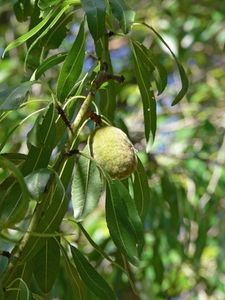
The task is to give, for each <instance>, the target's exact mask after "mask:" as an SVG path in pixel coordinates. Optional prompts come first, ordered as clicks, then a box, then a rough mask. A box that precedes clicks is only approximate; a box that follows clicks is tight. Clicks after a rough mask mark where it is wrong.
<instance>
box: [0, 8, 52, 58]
mask: <svg viewBox="0 0 225 300" xmlns="http://www.w3.org/2000/svg"><path fill="white" fill-rule="evenodd" d="M54 13H55V11H54V10H52V11H50V12H49V13H48V14H47V16H46V17H45V18H44V19H43V20H42V21H41V22H40V23H38V24H37V25H36V26H35V27H33V28H32V29H31V30H29V31H28V32H26V33H25V34H23V35H21V36H20V37H19V38H18V39H16V40H14V41H12V42H11V43H10V44H9V45H8V46H7V47H6V48H5V50H4V52H3V55H2V56H3V57H4V55H5V54H6V52H8V51H9V50H11V49H14V48H16V47H18V46H20V45H22V44H23V43H24V42H26V41H27V40H29V39H30V38H31V37H32V36H34V35H35V34H36V33H38V32H39V31H40V30H41V29H42V28H43V27H44V26H45V24H47V23H48V21H49V20H50V19H51V18H52V16H53V15H54Z"/></svg>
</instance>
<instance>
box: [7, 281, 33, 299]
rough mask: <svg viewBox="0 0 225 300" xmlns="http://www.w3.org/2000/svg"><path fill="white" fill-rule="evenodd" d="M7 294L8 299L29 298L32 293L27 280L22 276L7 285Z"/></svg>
mask: <svg viewBox="0 0 225 300" xmlns="http://www.w3.org/2000/svg"><path fill="white" fill-rule="evenodd" d="M6 296H7V298H6V299H8V300H29V299H30V296H31V294H30V291H29V288H28V286H27V284H26V282H25V281H24V280H23V279H22V278H16V279H15V280H13V281H12V282H11V284H10V285H9V286H8V287H7V290H6Z"/></svg>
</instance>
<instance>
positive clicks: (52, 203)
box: [20, 173, 68, 263]
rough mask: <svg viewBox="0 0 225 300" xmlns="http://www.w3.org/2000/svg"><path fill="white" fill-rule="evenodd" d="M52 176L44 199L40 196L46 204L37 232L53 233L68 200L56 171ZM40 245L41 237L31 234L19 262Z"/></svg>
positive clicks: (24, 259) (29, 255)
mask: <svg viewBox="0 0 225 300" xmlns="http://www.w3.org/2000/svg"><path fill="white" fill-rule="evenodd" d="M53 176H54V177H53V178H52V181H51V183H52V184H51V185H50V186H49V187H48V191H47V192H46V193H45V194H44V197H43V198H45V199H43V198H42V201H44V203H46V206H45V208H44V211H43V216H42V218H41V220H40V222H39V223H38V227H37V228H36V232H38V233H55V231H56V230H57V229H58V226H59V225H60V223H61V221H62V218H63V217H64V215H65V213H66V210H67V205H68V200H67V198H66V194H65V189H64V186H63V184H62V182H61V180H60V178H59V177H58V175H57V174H56V173H54V175H53ZM46 198H47V199H46ZM42 246H43V238H40V237H34V236H31V237H30V239H29V241H28V243H27V244H26V247H25V248H24V250H23V253H22V254H21V257H20V259H21V263H22V262H23V261H26V260H29V259H30V258H32V257H33V256H34V255H35V254H36V253H37V251H38V250H40V248H41V247H42Z"/></svg>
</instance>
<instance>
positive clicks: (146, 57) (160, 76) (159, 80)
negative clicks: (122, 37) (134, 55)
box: [133, 40, 167, 95]
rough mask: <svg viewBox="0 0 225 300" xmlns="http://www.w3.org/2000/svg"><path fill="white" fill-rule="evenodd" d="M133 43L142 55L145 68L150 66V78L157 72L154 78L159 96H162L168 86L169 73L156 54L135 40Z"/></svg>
mask: <svg viewBox="0 0 225 300" xmlns="http://www.w3.org/2000/svg"><path fill="white" fill-rule="evenodd" d="M133 43H134V44H135V46H136V47H137V48H138V49H139V51H140V53H141V54H142V60H143V63H144V64H145V66H148V68H149V77H150V78H151V76H152V75H153V74H154V73H153V72H154V71H155V72H156V74H155V76H154V80H155V82H156V85H157V89H158V95H160V94H161V93H162V92H163V91H164V89H165V88H166V85H167V71H166V69H165V68H164V66H163V65H162V64H161V63H160V61H159V59H157V58H156V56H155V55H154V53H152V51H150V50H149V49H147V48H146V47H145V46H144V45H142V44H140V43H138V42H136V41H134V40H133Z"/></svg>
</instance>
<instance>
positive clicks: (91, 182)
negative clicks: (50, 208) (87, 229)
mask: <svg viewBox="0 0 225 300" xmlns="http://www.w3.org/2000/svg"><path fill="white" fill-rule="evenodd" d="M84 151H85V152H87V153H88V154H89V150H88V149H86V150H84ZM102 191H103V181H102V178H101V175H100V172H99V170H98V168H97V166H96V164H95V163H94V162H93V161H92V160H90V159H88V158H87V157H83V156H81V157H80V158H79V161H78V162H77V163H76V166H75V173H74V176H73V181H72V204H73V213H74V218H75V219H76V221H82V220H83V218H84V217H85V216H86V215H87V214H88V213H90V212H91V211H92V210H93V209H94V208H95V207H96V206H97V204H98V201H99V198H100V195H101V193H102Z"/></svg>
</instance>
